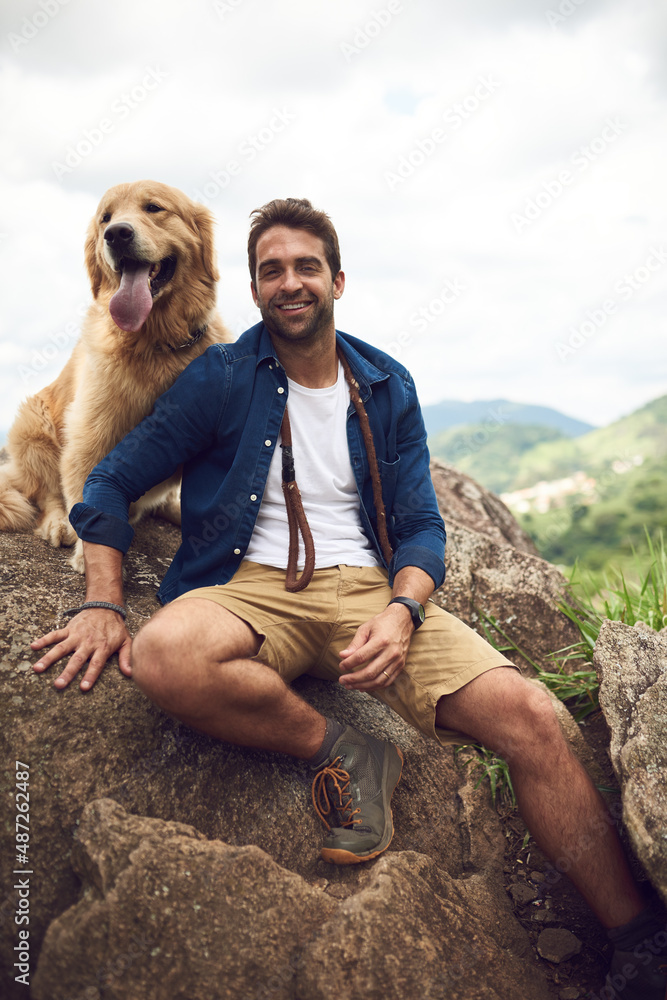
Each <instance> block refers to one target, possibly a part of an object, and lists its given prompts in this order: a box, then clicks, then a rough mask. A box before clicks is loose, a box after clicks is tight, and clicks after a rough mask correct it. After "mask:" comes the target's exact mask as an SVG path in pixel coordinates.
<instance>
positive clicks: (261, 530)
mask: <svg viewBox="0 0 667 1000" xmlns="http://www.w3.org/2000/svg"><path fill="white" fill-rule="evenodd" d="M288 386H289V398H288V401H287V405H288V412H289V419H290V427H291V430H292V451H293V455H294V471H295V479H296V482H297V486H298V487H299V491H300V493H301V500H302V503H303V509H304V511H305V514H306V517H307V519H308V524H309V525H310V530H311V533H312V536H313V543H314V546H315V566H316V568H318V569H322V568H323V567H325V566H338V565H348V566H379V565H381V563H380V559H379V558H378V556H377V555H376V552H375V549H374V548H373V547H372V545H371V543H370V541H369V540H368V538H367V537H366V535H365V534H364V532H363V530H362V527H361V518H360V516H359V494H358V493H357V484H356V482H355V479H354V473H353V471H352V465H351V463H350V453H349V450H348V446H347V430H346V421H347V408H348V405H349V402H350V394H349V391H348V387H347V383H346V381H345V376H344V374H343V366H342V365H341V364H340V362H339V365H338V379H337V381H336V383H335V385H332V386H327V387H326V388H325V389H309V388H307V387H306V386H304V385H299V384H298V382H293V381H292V380H291V379H288ZM288 551H289V528H288V525H287V510H286V507H285V497H284V494H283V490H282V449H281V447H280V441H278V443H277V444H276V448H275V451H274V453H273V457H272V459H271V465H270V467H269V475H268V478H267V481H266V488H265V490H264V496H263V497H262V503H261V506H260V509H259V514H258V515H257V521H256V523H255V528H254V531H253V533H252V537H251V539H250V544H249V546H248V549H247V551H246V554H245V558H246V559H249V560H251V561H252V562H257V563H261V564H262V565H265V566H277V567H278V568H279V569H286V568H287V555H288ZM303 565H304V546H303V539H302V538H301V534H300V533H299V562H298V569H300V570H301V569H303Z"/></svg>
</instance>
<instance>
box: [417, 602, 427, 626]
mask: <svg viewBox="0 0 667 1000" xmlns="http://www.w3.org/2000/svg"><path fill="white" fill-rule="evenodd" d="M417 614H418V615H419V621H420V622H423V621H424V620H425V618H426V612H425V611H424V608H423V607H422V605H421V604H419V605H418V607H417Z"/></svg>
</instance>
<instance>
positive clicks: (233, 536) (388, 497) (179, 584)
mask: <svg viewBox="0 0 667 1000" xmlns="http://www.w3.org/2000/svg"><path fill="white" fill-rule="evenodd" d="M336 336H337V341H338V344H339V346H340V347H341V349H342V350H343V353H344V354H345V356H346V358H347V359H348V361H349V364H350V367H351V369H352V371H353V373H354V375H355V378H356V379H357V381H358V382H359V386H360V393H361V397H362V399H363V401H364V405H365V407H366V411H367V413H368V419H369V422H370V426H371V431H372V434H373V441H374V443H375V449H376V452H377V458H378V465H379V467H380V476H381V480H382V495H383V499H384V503H385V508H386V513H387V527H388V532H389V538H390V541H391V543H392V547H393V550H394V556H393V558H392V560H391V564H390V566H386V563H385V562H384V559H383V557H382V553H381V549H380V545H379V543H378V540H377V521H376V514H375V508H374V504H373V492H372V486H371V477H370V471H369V467H368V460H367V457H366V449H365V448H364V443H363V439H362V436H361V428H360V426H359V418H358V417H357V414H356V412H355V410H354V407H353V405H352V403H350V407H349V410H348V416H347V439H348V445H349V449H350V460H351V463H352V470H353V472H354V476H355V479H356V483H357V490H358V492H359V497H360V513H361V523H362V526H363V529H364V531H365V533H366V534H367V535H368V537H369V538H370V540H371V541H372V543H373V545H374V547H375V549H376V550H377V552H378V554H379V556H380V559H381V560H382V563H383V565H385V567H386V568H387V569H388V571H389V582H390V583H392V581H393V577H394V575H395V574H396V573H397V572H398V570H399V569H401V568H402V567H404V566H418V567H420V568H421V569H423V570H424V571H425V572H426V573H428V574H429V576H430V577H431V578H432V579H433V582H434V584H435V585H436V586H439V585H440V584H441V583H442V581H443V579H444V576H445V564H444V554H445V526H444V524H443V521H442V518H441V516H440V512H439V510H438V505H437V501H436V498H435V491H434V489H433V484H432V482H431V476H430V472H429V454H428V449H427V447H426V431H425V429H424V422H423V419H422V415H421V410H420V407H419V403H418V401H417V394H416V391H415V386H414V383H413V381H412V378H411V377H410V375H409V373H408V372H407V371H406V370H405V369H404V368H403V367H402V365H399V364H398V362H397V361H394V359H393V358H391V357H389V356H388V355H386V354H384V353H383V352H382V351H379V350H377V349H376V348H374V347H371V346H370V345H369V344H365V343H364V342H363V341H361V340H357V339H356V338H355V337H350V336H348V335H347V334H343V333H339V332H337V334H336ZM287 396H288V384H287V377H286V375H285V370H284V369H283V367H282V366H281V365H280V363H279V362H278V360H277V358H276V356H275V353H274V350H273V345H272V343H271V339H270V337H269V334H268V331H267V330H266V328H265V327H264V324H263V323H258V324H257V325H256V326H254V327H252V328H251V329H250V330H247V331H246V332H245V333H244V334H243V335H242V336H241V337H240V338H239V339H238V340H237V341H236V343H232V344H214V345H212V346H211V347H209V348H208V350H206V351H205V352H204V354H202V355H201V356H200V357H199V358H196V359H195V360H194V361H192V362H191V363H190V364H189V365H188V367H187V368H186V369H185V370H184V371H183V372H182V373H181V374H180V375H179V377H178V378H177V380H176V382H175V383H174V384H173V386H172V387H171V388H170V389H168V390H167V392H165V393H164V394H163V395H162V396H160V398H159V399H158V400H157V402H156V403H155V406H154V408H153V412H152V413H151V414H149V416H147V417H145V418H144V420H142V422H141V423H140V424H139V425H138V426H137V427H135V428H134V430H132V431H130V433H129V434H127V435H126V437H124V438H123V440H122V441H121V442H120V443H119V444H118V445H116V447H115V448H114V449H113V451H112V452H110V454H109V455H107V456H106V458H104V459H103V460H102V461H101V462H100V463H99V465H97V466H96V467H95V468H94V469H93V471H92V472H91V474H90V475H89V477H88V479H87V480H86V485H85V487H84V491H83V503H78V504H75V506H74V507H73V508H72V511H71V513H70V522H71V523H72V525H73V527H74V529H75V530H76V532H77V534H78V535H79V536H80V537H81V538H82V539H83V540H84V541H88V542H97V543H99V544H102V545H109V546H111V547H112V548H116V549H120V551H121V552H126V551H127V549H128V548H129V545H130V542H131V541H132V537H133V534H134V531H133V529H132V528H131V527H130V525H129V523H128V508H129V505H130V503H132V502H133V501H135V500H137V499H138V498H139V497H141V496H142V495H143V494H144V493H146V492H147V491H148V490H149V489H151V488H152V487H153V486H155V485H156V484H157V483H160V482H162V480H164V479H167V478H168V477H169V476H170V475H172V473H173V472H174V471H175V470H176V468H177V466H179V465H181V464H182V466H183V482H182V487H181V516H182V523H181V535H182V541H181V546H180V548H179V549H178V551H177V553H176V555H175V556H174V559H173V562H172V564H171V566H170V567H169V569H168V571H167V574H166V576H165V578H164V580H163V582H162V585H161V587H160V589H159V591H158V598H159V599H160V601H162V603H166V602H167V601H170V600H173V598H175V597H177V596H179V595H180V594H183V593H185V592H186V591H188V590H192V589H193V588H195V587H207V586H211V585H214V584H222V583H226V582H227V581H228V580H230V579H231V577H232V576H233V575H234V573H235V572H236V570H237V569H238V567H239V564H240V563H241V561H242V559H243V557H244V555H245V551H246V548H247V546H248V543H249V541H250V536H251V535H252V531H253V528H254V525H255V520H256V518H257V513H258V511H259V506H260V503H261V500H262V495H263V493H264V487H265V484H266V478H267V475H268V471H269V464H270V462H271V456H272V455H273V452H274V449H275V447H276V442H277V441H278V439H279V437H280V424H281V421H282V417H283V411H284V409H285V404H286V402H287Z"/></svg>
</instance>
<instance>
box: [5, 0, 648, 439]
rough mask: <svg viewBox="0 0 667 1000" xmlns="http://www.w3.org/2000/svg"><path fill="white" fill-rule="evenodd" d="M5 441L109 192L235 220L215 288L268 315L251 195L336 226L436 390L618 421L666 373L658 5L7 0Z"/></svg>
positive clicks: (560, 0)
mask: <svg viewBox="0 0 667 1000" xmlns="http://www.w3.org/2000/svg"><path fill="white" fill-rule="evenodd" d="M0 17H1V19H2V25H1V31H0V52H1V79H2V88H1V98H2V129H1V133H0V134H1V138H0V143H1V146H0V149H1V153H0V257H1V261H0V266H1V273H2V281H3V294H2V299H1V302H2V309H1V316H0V435H1V434H2V433H3V432H4V431H6V429H7V428H8V427H9V425H10V423H11V421H12V419H13V415H14V413H15V410H16V407H17V405H18V403H19V402H20V400H21V399H22V398H23V397H24V396H26V395H27V394H29V393H31V392H34V391H36V390H37V389H39V388H40V387H41V386H43V385H45V384H47V383H48V382H49V381H51V379H52V378H54V377H55V375H56V374H57V373H58V371H59V370H60V369H61V368H62V366H63V364H64V362H65V360H66V357H67V355H68V353H69V351H70V350H71V347H72V346H73V343H74V341H75V337H76V330H77V329H78V326H79V324H80V321H81V316H82V314H83V313H84V312H85V308H86V305H87V303H88V302H89V298H90V293H89V291H88V287H87V280H86V275H85V271H84V267H83V237H84V232H85V229H86V225H87V223H88V220H89V218H90V217H91V215H92V213H93V212H94V210H95V207H96V205H97V203H98V201H99V200H100V198H101V196H102V194H103V192H104V191H105V190H106V189H107V188H108V187H110V186H112V185H114V184H117V183H119V182H121V181H128V180H136V179H140V178H146V177H149V178H153V179H156V180H161V181H164V182H166V183H168V184H172V185H174V186H176V187H179V188H181V189H183V190H184V191H186V192H187V193H188V194H190V195H191V196H192V197H194V198H198V199H199V200H205V201H206V203H207V204H209V205H210V207H211V209H212V210H213V212H214V213H215V216H216V219H217V247H218V258H219V264H220V269H221V275H222V277H221V283H220V288H219V295H218V302H219V308H220V311H221V313H222V315H223V317H224V318H225V320H226V321H227V323H228V325H229V326H230V327H231V328H232V329H233V330H234V331H235V332H237V333H240V332H241V331H242V330H244V329H245V328H247V327H248V326H250V325H251V324H252V323H254V322H256V318H257V315H258V314H257V313H256V310H255V308H254V306H253V305H252V301H251V298H250V293H249V287H248V281H249V279H248V273H247V265H246V256H245V243H246V236H247V227H248V215H249V213H250V212H251V211H252V209H254V208H256V207H257V206H259V205H261V204H263V203H264V202H266V201H268V200H269V199H271V198H274V197H286V196H289V195H293V196H297V197H308V198H310V199H311V200H312V201H313V202H314V204H316V205H317V206H318V207H321V208H324V209H325V210H326V211H328V212H329V214H330V215H331V216H332V218H333V221H334V223H335V225H336V227H337V229H338V232H339V236H340V241H341V247H342V256H343V267H344V269H345V271H346V274H347V286H346V290H345V295H344V297H343V299H342V300H341V301H340V302H339V303H338V304H337V317H336V318H337V325H338V327H339V328H341V329H344V330H347V331H348V332H350V333H353V334H355V335H357V336H360V337H362V338H364V339H366V340H369V341H371V342H372V343H374V344H376V345H377V346H380V347H383V348H385V349H387V350H388V351H390V353H393V354H394V355H395V356H397V357H399V359H400V360H401V361H402V362H403V363H404V364H406V365H407V366H408V367H409V368H410V370H411V371H412V372H413V374H414V376H415V380H416V382H417V387H418V389H419V392H420V395H421V399H422V402H423V403H434V402H437V401H439V400H440V399H461V400H473V399H494V398H499V397H503V398H508V399H511V400H516V401H519V402H526V403H541V404H545V405H549V406H553V407H556V408H557V409H560V410H563V411H564V412H566V413H568V414H571V415H572V416H576V417H579V418H581V419H584V420H588V421H589V422H590V423H592V424H596V425H599V424H605V423H608V422H609V421H611V420H613V419H615V418H617V417H619V416H621V415H623V414H625V413H628V412H630V411H632V410H633V409H636V408H637V407H638V406H641V405H642V404H644V403H646V402H648V401H649V400H651V399H654V398H656V397H657V396H660V395H663V394H664V393H665V392H667V370H666V368H667V366H666V364H665V358H666V356H667V352H666V351H665V343H664V340H665V338H664V330H665V318H664V317H665V311H666V310H665V306H666V304H667V301H666V299H667V209H666V197H665V189H666V186H667V185H666V184H665V163H666V162H667V160H666V153H667V149H666V145H667V139H666V136H667V129H666V127H665V126H666V123H667V119H666V115H665V111H666V104H667V101H666V97H667V95H666V91H667V77H666V74H665V58H664V47H665V39H666V38H667V8H666V7H665V5H664V3H663V2H662V0H633V2H632V4H630V3H628V2H627V0H626V2H623V0H375V2H365V0H364V2H358V0H320V2H319V3H313V2H312V0H309V2H305V0H282V2H281V3H271V2H270V0H193V2H190V3H188V4H186V3H179V2H178V0H160V2H156V0H115V2H114V3H108V2H107V0H104V2H102V0H67V2H63V0H3V4H2V13H1V15H0Z"/></svg>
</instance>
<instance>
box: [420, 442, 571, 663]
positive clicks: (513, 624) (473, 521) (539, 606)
mask: <svg viewBox="0 0 667 1000" xmlns="http://www.w3.org/2000/svg"><path fill="white" fill-rule="evenodd" d="M431 476H432V478H433V484H434V486H435V491H436V495H437V498H438V505H439V507H440V510H441V512H442V516H443V517H444V519H445V524H446V527H447V578H446V580H445V583H444V585H443V587H441V588H440V589H439V590H438V591H437V592H436V594H435V595H434V599H435V601H436V603H438V604H440V606H441V607H444V608H446V609H447V611H451V613H452V614H454V615H456V616H457V618H461V619H462V620H463V621H465V622H466V623H467V624H468V625H471V626H472V627H473V628H474V629H476V630H477V631H478V632H480V634H482V635H484V634H485V629H486V630H487V632H488V634H489V635H490V637H491V638H492V640H493V642H494V643H495V644H497V645H499V646H501V647H508V646H511V647H513V648H511V649H510V650H509V651H508V652H507V654H506V655H508V656H509V658H510V659H512V660H514V661H515V662H516V663H517V664H518V665H519V666H522V667H525V668H526V669H527V670H528V672H531V671H532V663H535V664H537V665H538V666H539V667H540V668H541V669H542V670H553V669H554V666H555V665H554V661H553V659H551V658H550V655H549V654H551V653H553V652H555V651H558V650H561V649H566V648H567V647H569V646H572V645H573V644H575V643H577V642H578V641H579V640H580V638H581V636H580V635H579V632H578V630H577V628H576V627H575V625H574V624H573V623H572V622H571V621H570V619H569V618H567V617H566V616H565V615H563V614H562V613H561V612H560V611H559V610H558V602H559V601H560V600H562V598H563V596H564V593H565V585H566V581H565V579H564V577H563V575H562V573H560V571H559V570H558V569H556V567H555V566H552V565H551V564H550V563H548V562H545V560H544V559H540V557H539V556H538V555H537V552H536V550H535V546H534V545H533V543H532V541H531V540H530V538H529V536H528V535H527V534H526V533H525V532H524V531H523V529H522V528H521V527H520V526H519V525H518V523H517V522H516V520H515V519H514V517H513V515H512V514H511V512H510V511H509V510H508V508H507V507H505V505H504V504H503V503H502V501H501V500H500V499H499V498H498V497H497V496H496V495H495V494H494V493H491V492H490V491H489V490H486V489H484V487H482V486H480V485H479V484H478V483H475V482H474V480H472V479H470V477H469V476H466V475H465V473H462V472H459V471H458V470H457V469H454V468H452V467H451V466H448V465H445V464H444V463H443V462H439V461H437V460H435V459H434V460H433V461H432V462H431ZM490 619H494V620H495V621H496V622H497V624H498V626H499V627H500V629H502V632H503V633H504V634H505V637H503V635H501V633H500V632H498V631H497V630H496V629H494V628H493V627H492V625H491V624H490Z"/></svg>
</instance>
